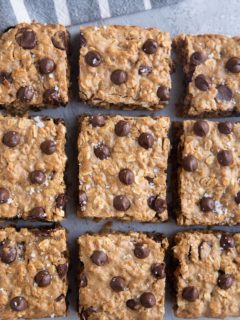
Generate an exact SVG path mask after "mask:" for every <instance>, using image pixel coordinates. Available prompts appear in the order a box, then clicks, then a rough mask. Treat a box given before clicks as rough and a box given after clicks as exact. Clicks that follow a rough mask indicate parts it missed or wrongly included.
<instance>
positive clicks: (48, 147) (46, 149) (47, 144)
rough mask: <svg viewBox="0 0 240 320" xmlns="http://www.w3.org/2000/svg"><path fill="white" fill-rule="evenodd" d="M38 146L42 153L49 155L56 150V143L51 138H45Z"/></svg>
mask: <svg viewBox="0 0 240 320" xmlns="http://www.w3.org/2000/svg"><path fill="white" fill-rule="evenodd" d="M40 148H41V150H42V152H43V153H45V154H47V155H51V154H53V153H54V152H55V151H56V143H55V141H53V140H50V139H47V140H45V141H43V142H42V143H41V145H40Z"/></svg>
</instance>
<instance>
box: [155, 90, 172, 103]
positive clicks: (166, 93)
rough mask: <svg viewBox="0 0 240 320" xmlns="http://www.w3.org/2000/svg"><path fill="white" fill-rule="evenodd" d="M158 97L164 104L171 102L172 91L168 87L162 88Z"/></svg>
mask: <svg viewBox="0 0 240 320" xmlns="http://www.w3.org/2000/svg"><path fill="white" fill-rule="evenodd" d="M157 96H158V98H159V99H160V101H162V102H166V101H168V100H170V90H169V88H167V87H164V86H160V87H159V88H158V89H157Z"/></svg>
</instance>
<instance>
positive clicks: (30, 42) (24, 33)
mask: <svg viewBox="0 0 240 320" xmlns="http://www.w3.org/2000/svg"><path fill="white" fill-rule="evenodd" d="M15 39H16V41H17V43H18V45H19V46H20V47H22V48H23V49H33V48H34V47H36V45H37V35H36V33H35V32H34V31H33V30H31V29H27V28H22V29H19V30H18V32H17V34H16V36H15Z"/></svg>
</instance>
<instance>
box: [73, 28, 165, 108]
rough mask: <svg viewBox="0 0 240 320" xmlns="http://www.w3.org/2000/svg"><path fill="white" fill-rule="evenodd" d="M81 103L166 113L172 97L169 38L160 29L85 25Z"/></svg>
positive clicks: (82, 41) (82, 40)
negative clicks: (154, 110) (163, 109)
mask: <svg viewBox="0 0 240 320" xmlns="http://www.w3.org/2000/svg"><path fill="white" fill-rule="evenodd" d="M80 46H81V49H80V75H79V90H80V99H81V100H83V101H86V102H87V103H90V104H93V105H98V106H101V107H105V108H110V107H111V106H115V107H119V108H123V109H136V108H141V109H150V110H152V109H162V108H163V107H164V106H165V105H166V103H167V102H168V100H169V99H170V89H171V78H170V72H171V58H170V51H171V40H170V35H169V33H166V32H161V31H160V30H158V29H156V28H141V27H134V26H116V25H113V26H101V27H95V26H92V27H84V28H81V32H80Z"/></svg>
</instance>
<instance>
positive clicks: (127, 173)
mask: <svg viewBox="0 0 240 320" xmlns="http://www.w3.org/2000/svg"><path fill="white" fill-rule="evenodd" d="M118 177H119V180H120V181H121V182H122V183H123V184H126V185H130V184H132V183H133V182H134V173H133V172H132V170H130V169H122V170H120V172H119V175H118Z"/></svg>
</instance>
